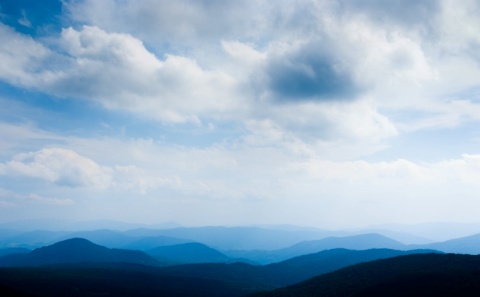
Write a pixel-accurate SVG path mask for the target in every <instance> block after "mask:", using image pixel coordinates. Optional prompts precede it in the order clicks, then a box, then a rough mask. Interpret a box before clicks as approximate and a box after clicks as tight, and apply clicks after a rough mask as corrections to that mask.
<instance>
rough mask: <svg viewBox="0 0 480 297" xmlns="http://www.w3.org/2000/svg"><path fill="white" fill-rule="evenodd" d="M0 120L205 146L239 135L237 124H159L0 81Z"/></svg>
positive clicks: (84, 134)
mask: <svg viewBox="0 0 480 297" xmlns="http://www.w3.org/2000/svg"><path fill="white" fill-rule="evenodd" d="M0 94H1V95H2V105H4V106H3V108H2V111H0V116H1V120H2V121H4V122H11V123H29V124H33V125H34V126H35V127H37V128H39V129H41V130H44V131H49V132H53V133H55V134H58V135H64V136H67V135H68V136H78V137H87V138H89V137H104V136H105V137H107V136H108V137H116V138H146V139H152V140H154V141H160V142H165V143H171V144H175V145H183V146H194V147H205V146H210V145H212V144H214V143H218V142H223V141H225V140H226V141H228V139H230V138H235V136H236V135H239V134H241V133H242V130H241V127H239V126H238V125H237V124H232V123H228V124H227V123H225V124H222V125H215V126H214V125H213V124H208V123H205V124H163V123H160V122H158V121H155V120H150V119H145V118H142V117H140V116H137V115H133V114H130V113H128V112H123V111H119V110H109V109H106V108H104V107H102V106H100V105H97V104H94V103H93V102H89V101H87V100H72V99H61V98H55V97H52V96H50V95H47V94H45V93H42V92H38V91H34V90H26V89H22V88H17V87H14V86H12V85H10V84H7V83H4V82H0Z"/></svg>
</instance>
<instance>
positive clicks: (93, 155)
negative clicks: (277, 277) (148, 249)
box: [0, 0, 480, 228]
mask: <svg viewBox="0 0 480 297" xmlns="http://www.w3.org/2000/svg"><path fill="white" fill-rule="evenodd" d="M479 12H480V1H476V0H470V1H461V2H459V1H451V0H438V1H426V0H425V1H398V0H388V1H377V0H361V1H346V0H319V1H309V0H302V1H258V0H257V1H248V0H245V1H193V0H192V1H187V0H182V1H164V0H142V1H137V0H121V1H120V0H117V1H115V0H101V1H97V0H95V1H94V0H76V1H73V0H72V1H70V0H64V1H56V0H48V1H33V0H30V1H29V0H22V1H16V0H0V65H1V66H0V107H1V108H0V136H1V137H0V218H1V219H0V220H1V221H4V222H6V221H12V220H22V219H39V218H59V219H74V220H94V219H112V220H120V221H130V222H137V223H152V224H153V223H160V222H165V221H174V222H178V223H180V224H184V225H192V226H195V225H249V224H295V225H308V226H318V227H326V228H343V227H362V226H366V225H371V224H385V223H412V224H413V223H422V222H432V221H456V222H475V221H478V219H477V217H478V213H477V209H479V208H480V201H479V200H478V193H479V192H480V186H479V183H478V180H479V179H480V146H479V144H480V130H479V129H478V127H479V121H480V102H479V101H480V55H479V54H478V53H479V52H480V19H479V18H478V14H479Z"/></svg>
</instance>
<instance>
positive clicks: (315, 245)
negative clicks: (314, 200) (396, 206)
mask: <svg viewBox="0 0 480 297" xmlns="http://www.w3.org/2000/svg"><path fill="white" fill-rule="evenodd" d="M337 248H343V249H351V250H367V249H378V248H386V249H398V250H405V249H407V248H406V246H405V245H404V244H402V243H400V242H398V241H395V240H393V239H391V238H388V237H385V236H383V235H380V234H375V233H370V234H361V235H353V236H345V237H327V238H323V239H320V240H311V241H303V242H300V243H297V244H294V245H292V246H290V247H288V248H284V249H278V250H272V251H258V250H257V251H228V252H226V254H227V256H229V257H235V258H246V259H249V260H251V261H255V262H258V263H261V264H268V263H274V262H279V261H283V260H286V259H289V258H293V257H297V256H301V255H307V254H312V253H317V252H320V251H324V250H330V249H337ZM422 248H423V247H422Z"/></svg>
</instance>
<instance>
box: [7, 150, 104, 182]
mask: <svg viewBox="0 0 480 297" xmlns="http://www.w3.org/2000/svg"><path fill="white" fill-rule="evenodd" d="M0 174H3V175H17V176H25V177H31V178H37V179H42V180H46V181H49V182H53V183H55V184H57V185H60V186H67V187H98V188H105V187H108V186H109V184H110V182H111V172H110V170H109V169H108V168H104V167H102V166H100V165H98V164H97V163H95V162H94V161H92V160H90V159H88V158H85V157H83V156H80V155H78V154H77V153H75V152H74V151H71V150H67V149H60V148H44V149H42V150H40V151H37V152H32V153H27V154H17V155H15V156H14V157H13V159H12V160H11V161H8V162H6V163H3V164H0Z"/></svg>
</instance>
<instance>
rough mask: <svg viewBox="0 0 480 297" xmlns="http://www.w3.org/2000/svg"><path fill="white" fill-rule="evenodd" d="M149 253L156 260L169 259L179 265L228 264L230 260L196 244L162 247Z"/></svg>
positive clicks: (215, 251)
mask: <svg viewBox="0 0 480 297" xmlns="http://www.w3.org/2000/svg"><path fill="white" fill-rule="evenodd" d="M147 253H148V254H149V255H150V256H153V257H155V258H159V259H169V260H171V261H174V262H177V263H226V262H228V261H229V260H230V258H228V257H227V256H225V255H224V254H222V253H221V252H219V251H217V250H215V249H212V248H210V247H208V246H206V245H204V244H201V243H196V242H190V243H183V244H177V245H171V246H160V247H157V248H154V249H152V250H149V251H148V252H147Z"/></svg>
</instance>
